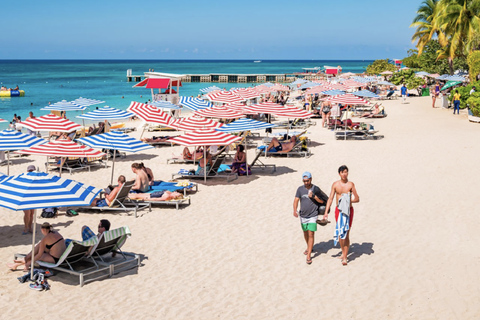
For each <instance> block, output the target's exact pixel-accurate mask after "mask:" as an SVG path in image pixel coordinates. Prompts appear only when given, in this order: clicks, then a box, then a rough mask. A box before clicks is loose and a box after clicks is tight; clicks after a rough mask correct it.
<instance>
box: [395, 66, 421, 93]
mask: <svg viewBox="0 0 480 320" xmlns="http://www.w3.org/2000/svg"><path fill="white" fill-rule="evenodd" d="M390 82H391V83H393V84H395V85H397V86H398V85H400V84H404V83H405V85H406V86H407V89H415V88H418V87H419V86H421V85H422V84H424V83H425V80H423V79H422V78H420V77H417V76H415V72H413V70H401V71H399V72H395V73H394V74H393V76H392V77H391V78H390Z"/></svg>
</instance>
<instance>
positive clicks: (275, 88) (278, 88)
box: [270, 83, 290, 91]
mask: <svg viewBox="0 0 480 320" xmlns="http://www.w3.org/2000/svg"><path fill="white" fill-rule="evenodd" d="M270 90H272V91H290V88H289V87H287V86H286V85H283V84H280V83H276V84H275V85H274V86H271V87H270Z"/></svg>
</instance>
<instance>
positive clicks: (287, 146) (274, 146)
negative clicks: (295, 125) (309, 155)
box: [267, 136, 297, 153]
mask: <svg viewBox="0 0 480 320" xmlns="http://www.w3.org/2000/svg"><path fill="white" fill-rule="evenodd" d="M296 143H297V137H296V136H293V137H291V138H290V140H289V141H288V142H283V143H280V142H279V141H278V139H277V138H273V139H272V141H271V142H270V144H269V145H268V147H267V151H268V152H279V153H285V152H289V151H292V149H293V147H294V146H295V144H296Z"/></svg>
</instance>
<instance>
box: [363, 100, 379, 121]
mask: <svg viewBox="0 0 480 320" xmlns="http://www.w3.org/2000/svg"><path fill="white" fill-rule="evenodd" d="M379 113H380V106H379V104H378V103H376V104H375V106H374V109H373V111H372V112H371V113H367V114H364V115H362V116H361V117H363V118H372V117H373V116H375V115H376V114H379Z"/></svg>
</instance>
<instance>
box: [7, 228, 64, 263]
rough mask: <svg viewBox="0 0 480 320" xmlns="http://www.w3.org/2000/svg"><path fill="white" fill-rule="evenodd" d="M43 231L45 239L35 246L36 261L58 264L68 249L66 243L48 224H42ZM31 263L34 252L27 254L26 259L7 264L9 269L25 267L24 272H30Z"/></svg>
mask: <svg viewBox="0 0 480 320" xmlns="http://www.w3.org/2000/svg"><path fill="white" fill-rule="evenodd" d="M41 231H42V234H43V239H42V240H41V241H40V242H39V243H38V244H37V245H36V246H35V253H34V254H35V261H38V260H40V261H45V262H49V263H57V262H58V260H59V259H60V257H61V255H62V254H63V252H64V251H65V249H66V246H65V241H64V240H63V237H62V235H61V234H60V233H58V232H56V231H53V227H52V225H51V224H50V223H48V222H44V223H43V224H42V228H41ZM31 263H32V252H30V253H29V254H27V255H26V256H25V258H24V259H21V260H15V261H14V262H13V263H9V264H7V267H9V268H10V269H11V270H16V269H17V268H18V267H19V266H21V265H24V268H23V270H24V271H28V269H29V268H30V264H31Z"/></svg>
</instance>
